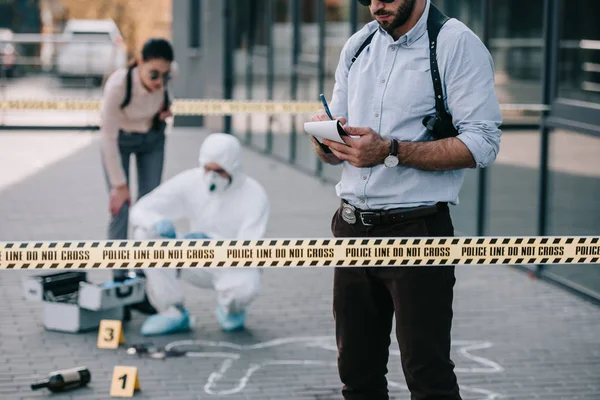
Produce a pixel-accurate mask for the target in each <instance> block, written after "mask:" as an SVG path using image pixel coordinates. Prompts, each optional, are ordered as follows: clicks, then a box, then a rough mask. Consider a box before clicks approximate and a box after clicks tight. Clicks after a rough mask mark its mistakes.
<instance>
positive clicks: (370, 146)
mask: <svg viewBox="0 0 600 400" xmlns="http://www.w3.org/2000/svg"><path fill="white" fill-rule="evenodd" d="M359 1H360V2H361V4H363V5H365V6H369V8H370V11H371V14H372V15H373V16H374V18H375V19H376V20H375V21H372V22H370V23H369V24H367V25H366V26H365V27H364V28H362V29H361V30H360V31H359V32H357V33H356V34H354V35H353V36H352V37H351V38H350V39H349V40H348V41H347V42H346V44H345V45H344V47H343V49H342V52H341V54H340V59H339V64H338V67H337V70H336V74H335V80H336V83H335V87H334V90H333V96H332V101H331V105H330V109H331V113H332V115H333V117H334V118H337V119H339V120H341V122H342V124H344V129H345V131H346V132H347V133H348V135H350V136H349V137H344V141H345V142H346V143H345V144H340V143H337V142H333V141H328V140H326V139H324V140H323V141H322V143H323V145H324V146H323V145H320V144H319V143H318V142H317V141H316V140H315V139H314V138H312V140H313V143H314V147H315V151H316V152H317V155H318V156H319V158H320V159H321V160H323V161H324V162H326V163H329V164H339V163H343V170H342V176H341V180H340V182H339V183H338V184H337V186H336V191H337V194H338V196H339V197H340V198H341V200H342V204H341V206H340V208H339V209H338V210H337V211H336V214H335V215H334V217H333V220H332V230H333V233H334V235H335V236H336V237H384V236H391V237H408V236H413V237H415V236H419V237H424V236H446V237H447V236H453V235H454V229H453V226H452V221H451V218H450V213H449V210H448V204H453V205H457V204H458V193H459V191H460V189H461V186H462V184H463V180H464V176H465V171H466V169H467V168H476V167H487V166H488V165H490V164H491V163H492V162H493V161H494V160H495V159H496V156H497V154H498V151H499V146H500V136H501V132H500V130H499V126H500V124H501V122H502V114H501V111H500V107H499V104H498V100H497V97H496V94H495V91H494V65H493V60H492V58H491V56H490V53H489V51H488V50H487V49H486V47H485V46H484V45H483V43H482V42H481V41H480V40H479V38H478V37H477V36H476V35H475V34H474V33H473V32H472V31H471V30H470V29H469V28H467V27H466V26H465V25H464V24H463V23H461V22H459V21H457V20H455V19H450V20H448V21H447V22H445V23H444V24H443V25H442V27H441V30H439V35H438V36H437V41H436V40H435V39H432V38H430V34H431V31H429V30H428V17H429V16H430V11H432V12H437V13H439V11H438V10H437V9H435V8H434V7H433V5H432V4H431V2H430V0H387V1H381V0H373V1H369V0H359ZM432 15H438V16H442V17H443V14H441V13H439V14H432ZM371 34H373V36H372V40H371V42H370V44H368V45H367V46H366V47H364V49H363V50H362V52H361V53H360V54H359V55H358V57H356V59H355V60H354V61H353V57H354V56H355V54H356V52H357V50H358V49H359V48H360V47H361V44H362V43H363V42H364V41H365V40H366V39H367V38H368V37H369V36H370V35H371ZM432 49H435V51H436V52H437V57H436V59H437V66H438V67H439V77H440V80H441V88H442V89H443V103H442V102H440V104H443V105H444V106H445V108H446V110H447V112H448V114H450V115H451V116H452V123H453V126H454V128H455V129H456V132H457V135H456V136H452V137H448V138H442V139H436V138H434V136H433V135H432V132H431V131H430V130H428V129H427V128H426V127H425V125H424V123H423V119H424V117H427V116H434V115H436V92H435V91H434V86H433V78H432V74H431V72H432V71H431V68H435V67H434V65H433V64H431V63H430V50H432ZM312 120H313V121H319V120H323V121H324V120H329V117H328V116H327V114H325V113H318V114H316V115H315V116H313V118H312ZM454 283H455V276H454V266H444V267H419V268H402V267H386V268H338V269H336V271H335V282H334V316H335V325H336V336H337V343H338V347H339V373H340V378H341V380H342V382H343V384H344V387H343V390H342V393H343V395H344V398H345V399H370V400H378V399H388V395H387V381H386V378H385V375H386V372H387V369H386V365H387V355H388V347H389V344H390V331H391V327H392V316H393V315H395V316H396V326H397V328H396V337H397V340H398V343H399V345H400V350H401V353H402V366H403V370H404V374H405V377H406V380H407V384H408V387H409V389H410V391H411V394H412V397H411V398H412V399H413V400H416V399H418V400H433V399H442V398H443V399H452V400H458V399H460V398H461V397H460V394H459V388H458V384H457V380H456V376H455V374H454V371H453V368H454V364H453V363H452V361H451V360H450V355H449V353H450V330H451V322H452V299H453V287H454Z"/></svg>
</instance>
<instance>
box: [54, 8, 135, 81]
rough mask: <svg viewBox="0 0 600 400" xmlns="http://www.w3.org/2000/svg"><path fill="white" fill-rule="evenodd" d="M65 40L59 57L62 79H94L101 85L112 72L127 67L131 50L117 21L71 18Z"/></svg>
mask: <svg viewBox="0 0 600 400" xmlns="http://www.w3.org/2000/svg"><path fill="white" fill-rule="evenodd" d="M63 39H64V43H61V44H59V45H58V46H57V57H56V72H57V74H58V76H59V77H61V78H62V79H65V78H71V77H77V78H90V77H91V78H93V79H94V81H95V83H96V84H98V85H99V84H101V83H102V81H103V79H104V77H105V76H106V75H107V74H108V73H110V72H112V71H114V70H115V69H117V68H121V67H124V66H126V65H127V48H126V45H125V42H124V40H123V37H122V35H121V32H120V31H119V28H118V27H117V24H116V23H115V22H114V21H113V20H110V19H107V20H91V19H71V20H69V21H68V22H67V23H66V24H65V29H64V31H63Z"/></svg>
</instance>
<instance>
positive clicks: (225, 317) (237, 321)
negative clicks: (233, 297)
mask: <svg viewBox="0 0 600 400" xmlns="http://www.w3.org/2000/svg"><path fill="white" fill-rule="evenodd" d="M247 315H248V313H247V312H245V311H244V312H242V313H239V314H227V313H226V312H225V310H223V309H222V308H221V307H217V311H216V316H217V321H218V322H219V324H220V325H221V328H222V329H223V330H224V331H225V332H232V331H236V330H238V329H243V328H244V322H245V321H246V316H247Z"/></svg>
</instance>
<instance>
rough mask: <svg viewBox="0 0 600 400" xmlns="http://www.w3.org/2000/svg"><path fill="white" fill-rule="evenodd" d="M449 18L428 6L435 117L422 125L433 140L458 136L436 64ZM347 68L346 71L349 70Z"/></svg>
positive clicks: (367, 43)
mask: <svg viewBox="0 0 600 400" xmlns="http://www.w3.org/2000/svg"><path fill="white" fill-rule="evenodd" d="M449 19H450V18H449V17H448V16H446V15H445V14H444V13H442V12H441V11H440V10H439V9H438V8H436V7H435V6H434V5H433V4H431V5H430V8H429V15H428V17H427V32H428V33H429V41H430V46H429V60H430V63H431V79H432V81H433V90H434V92H435V110H436V115H435V116H430V115H428V116H426V117H425V118H423V125H424V126H425V127H426V128H427V129H428V130H429V131H430V132H431V134H432V135H433V137H434V138H436V139H443V138H447V137H454V136H457V135H458V131H457V130H456V128H455V127H454V125H453V124H452V116H451V115H450V114H448V112H447V111H446V107H445V105H444V93H443V90H442V80H441V78H440V73H439V70H438V64H437V53H436V48H437V37H438V34H439V33H440V30H441V29H442V27H443V26H444V24H445V23H446V22H448V20H449ZM376 32H377V30H375V31H374V32H373V33H371V34H370V35H369V36H368V37H367V39H365V41H364V42H363V44H362V45H361V46H360V47H359V48H358V51H357V52H356V54H354V57H352V61H351V63H350V68H352V65H353V64H354V61H356V59H357V58H358V56H359V55H360V53H361V52H362V51H363V50H364V49H365V47H367V46H368V45H369V43H371V40H372V39H373V36H374V35H375V33H376ZM350 68H348V69H350Z"/></svg>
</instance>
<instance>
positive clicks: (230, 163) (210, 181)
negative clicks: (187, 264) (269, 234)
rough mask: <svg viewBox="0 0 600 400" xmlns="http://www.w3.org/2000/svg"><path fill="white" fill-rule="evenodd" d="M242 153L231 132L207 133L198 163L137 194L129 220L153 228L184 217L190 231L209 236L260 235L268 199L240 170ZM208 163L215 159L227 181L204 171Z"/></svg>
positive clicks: (248, 236) (265, 224)
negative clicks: (165, 221)
mask: <svg viewBox="0 0 600 400" xmlns="http://www.w3.org/2000/svg"><path fill="white" fill-rule="evenodd" d="M242 158H243V151H242V146H241V144H240V142H239V140H238V139H237V138H236V137H235V136H233V135H229V134H225V133H213V134H211V135H209V136H208V137H207V138H206V139H205V140H204V142H203V143H202V146H201V148H200V152H199V157H198V161H199V164H200V165H199V167H198V168H193V169H190V170H187V171H184V172H181V173H179V174H178V175H176V176H174V177H173V178H171V179H169V180H167V181H165V182H164V183H162V184H161V185H160V186H158V187H157V188H156V189H154V190H153V191H152V192H150V193H148V194H147V195H146V196H144V197H142V198H141V199H139V200H138V201H137V202H136V203H135V204H134V205H133V207H132V208H131V211H130V222H131V225H132V226H133V228H134V229H136V227H138V228H144V229H145V230H147V231H152V230H153V227H154V225H155V224H156V222H158V221H161V220H169V221H171V222H172V223H174V224H175V223H176V222H177V221H178V220H185V221H187V222H188V224H189V231H190V232H193V233H203V234H205V235H207V236H208V237H210V238H212V239H224V240H227V239H231V240H233V239H246V240H253V239H260V238H262V237H263V236H264V234H265V231H266V228H267V222H268V218H269V212H270V204H269V198H268V196H267V193H266V190H265V189H264V188H263V186H262V185H261V184H260V183H258V181H256V180H255V179H253V178H251V177H249V176H247V175H246V174H245V172H244V169H243V162H242ZM207 163H216V164H218V165H219V166H220V167H221V168H222V169H223V170H225V171H226V172H227V173H228V174H229V175H230V176H231V177H232V179H231V181H229V180H228V179H224V178H221V177H220V176H219V175H218V174H214V173H207V172H205V170H204V166H205V165H206V164H207ZM213 189H214V190H213ZM183 236H184V235H183V234H180V235H178V237H183Z"/></svg>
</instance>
